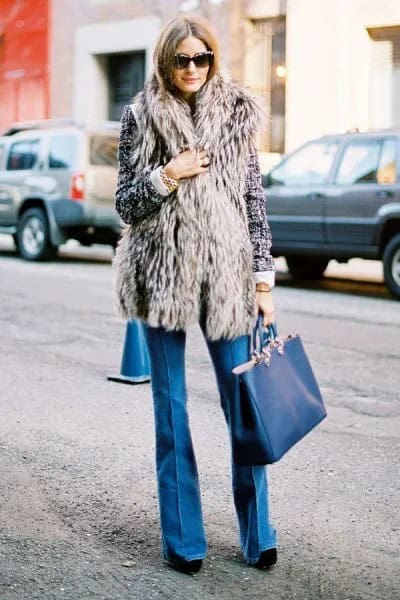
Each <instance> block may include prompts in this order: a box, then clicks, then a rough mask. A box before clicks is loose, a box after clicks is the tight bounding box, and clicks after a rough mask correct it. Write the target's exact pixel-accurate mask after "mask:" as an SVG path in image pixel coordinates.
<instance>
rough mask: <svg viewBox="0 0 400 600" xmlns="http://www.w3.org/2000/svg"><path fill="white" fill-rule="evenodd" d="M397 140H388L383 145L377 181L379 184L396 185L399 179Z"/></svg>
mask: <svg viewBox="0 0 400 600" xmlns="http://www.w3.org/2000/svg"><path fill="white" fill-rule="evenodd" d="M396 165H397V140H396V139H394V138H386V139H385V140H383V143H382V151H381V157H380V160H379V166H378V174H377V180H378V183H382V184H385V183H386V184H390V183H396V179H397V168H396Z"/></svg>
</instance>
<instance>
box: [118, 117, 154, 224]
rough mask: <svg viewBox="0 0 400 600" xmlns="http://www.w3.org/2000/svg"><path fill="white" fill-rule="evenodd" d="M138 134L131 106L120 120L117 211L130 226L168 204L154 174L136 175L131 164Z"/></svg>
mask: <svg viewBox="0 0 400 600" xmlns="http://www.w3.org/2000/svg"><path fill="white" fill-rule="evenodd" d="M136 132H137V123H136V120H135V117H134V115H133V112H132V110H131V108H130V107H129V106H126V107H125V108H124V111H123V113H122V117H121V131H120V138H119V147H118V162H119V168H118V182H117V192H116V204H115V208H116V210H117V212H118V214H119V216H120V217H121V219H122V220H123V221H124V223H127V224H131V223H135V222H137V221H140V220H141V219H143V218H144V217H146V216H147V215H149V214H150V213H151V212H153V211H154V210H157V208H159V207H160V205H161V203H162V202H163V201H164V200H165V193H164V194H161V193H160V192H159V191H158V190H157V189H156V187H155V186H154V184H153V181H152V177H151V173H149V172H142V173H135V172H134V169H133V168H132V165H131V163H130V155H131V151H132V139H133V138H134V136H135V133H136Z"/></svg>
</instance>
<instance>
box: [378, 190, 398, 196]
mask: <svg viewBox="0 0 400 600" xmlns="http://www.w3.org/2000/svg"><path fill="white" fill-rule="evenodd" d="M376 195H377V197H378V198H391V197H392V196H394V192H393V190H379V191H378V192H376Z"/></svg>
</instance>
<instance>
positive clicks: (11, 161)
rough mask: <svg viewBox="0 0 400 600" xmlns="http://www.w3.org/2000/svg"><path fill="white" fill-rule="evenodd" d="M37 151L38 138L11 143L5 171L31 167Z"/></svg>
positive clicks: (34, 161)
mask: <svg viewBox="0 0 400 600" xmlns="http://www.w3.org/2000/svg"><path fill="white" fill-rule="evenodd" d="M38 151H39V140H25V141H23V142H15V143H14V144H11V147H10V153H9V155H8V160H7V171H19V170H27V169H32V168H33V167H34V165H35V163H36V160H37V157H38Z"/></svg>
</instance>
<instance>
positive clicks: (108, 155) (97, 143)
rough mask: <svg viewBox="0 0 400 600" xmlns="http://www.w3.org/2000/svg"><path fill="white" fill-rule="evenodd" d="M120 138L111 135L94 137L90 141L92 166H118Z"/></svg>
mask: <svg viewBox="0 0 400 600" xmlns="http://www.w3.org/2000/svg"><path fill="white" fill-rule="evenodd" d="M117 150H118V138H117V137H115V136H111V135H93V136H92V137H91V139H90V159H89V160H90V164H91V165H95V166H111V167H117V166H118V158H117Z"/></svg>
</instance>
